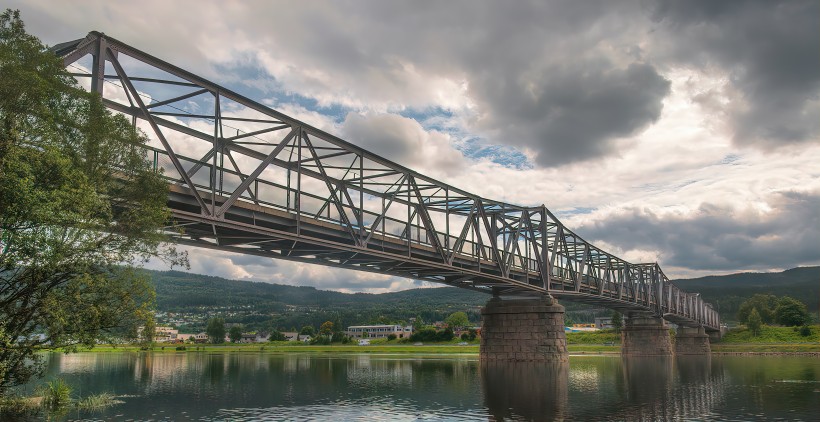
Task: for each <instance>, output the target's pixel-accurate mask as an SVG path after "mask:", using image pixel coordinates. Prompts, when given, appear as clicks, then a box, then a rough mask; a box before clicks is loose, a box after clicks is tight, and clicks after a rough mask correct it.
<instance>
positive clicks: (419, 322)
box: [413, 315, 424, 331]
mask: <svg viewBox="0 0 820 422" xmlns="http://www.w3.org/2000/svg"><path fill="white" fill-rule="evenodd" d="M422 328H424V318H422V317H421V315H416V319H415V320H414V321H413V331H418V330H421V329H422Z"/></svg>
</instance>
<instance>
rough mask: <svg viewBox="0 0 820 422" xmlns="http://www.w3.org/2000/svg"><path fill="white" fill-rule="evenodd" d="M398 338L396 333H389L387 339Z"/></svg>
mask: <svg viewBox="0 0 820 422" xmlns="http://www.w3.org/2000/svg"><path fill="white" fill-rule="evenodd" d="M397 338H398V337H396V335H395V334H388V335H387V341H393V340H395V339H397Z"/></svg>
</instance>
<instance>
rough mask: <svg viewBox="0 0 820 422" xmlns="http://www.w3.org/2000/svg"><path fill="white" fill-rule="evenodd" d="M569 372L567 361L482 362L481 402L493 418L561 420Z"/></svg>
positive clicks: (564, 408) (566, 399)
mask: <svg viewBox="0 0 820 422" xmlns="http://www.w3.org/2000/svg"><path fill="white" fill-rule="evenodd" d="M569 373H570V371H569V363H566V362H564V363H560V362H550V363H528V362H515V363H506V364H504V363H497V362H485V363H482V366H481V381H482V382H481V384H482V386H483V390H484V404H485V406H487V410H488V413H489V414H490V416H491V418H492V419H495V420H506V419H512V420H521V419H523V420H534V421H536V420H537V421H540V420H543V421H553V420H563V419H565V417H566V412H567V405H568V390H567V388H568V386H569V381H568V380H569Z"/></svg>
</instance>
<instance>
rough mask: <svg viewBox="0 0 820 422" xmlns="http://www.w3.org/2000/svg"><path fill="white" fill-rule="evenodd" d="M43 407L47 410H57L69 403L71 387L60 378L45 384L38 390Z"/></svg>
mask: <svg viewBox="0 0 820 422" xmlns="http://www.w3.org/2000/svg"><path fill="white" fill-rule="evenodd" d="M40 394H42V396H43V406H45V407H46V408H48V409H59V408H61V407H65V406H66V405H68V403H70V402H71V387H70V386H69V385H68V384H67V383H66V382H65V381H63V379H62V378H55V379H54V380H52V381H49V382H47V383H46V384H45V385H44V386H43V387H41V389H40Z"/></svg>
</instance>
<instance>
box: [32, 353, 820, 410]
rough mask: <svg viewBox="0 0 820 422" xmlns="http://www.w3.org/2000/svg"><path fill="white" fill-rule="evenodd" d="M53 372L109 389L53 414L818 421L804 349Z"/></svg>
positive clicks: (99, 366)
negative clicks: (89, 404)
mask: <svg viewBox="0 0 820 422" xmlns="http://www.w3.org/2000/svg"><path fill="white" fill-rule="evenodd" d="M55 376H59V377H62V378H63V379H65V380H66V381H67V382H68V383H69V384H71V385H72V386H73V387H74V395H75V396H87V395H89V394H95V393H100V392H110V393H114V394H116V395H118V396H121V397H120V400H122V401H123V403H121V404H118V405H115V406H113V407H109V408H107V409H104V410H101V411H95V412H78V411H76V410H73V411H71V412H69V413H68V414H67V415H65V416H63V417H61V418H60V419H62V420H116V421H130V420H144V421H148V420H151V421H177V420H178V421H187V420H192V421H193V420H196V421H251V420H319V421H334V422H342V421H348V420H362V421H367V420H390V421H402V420H406V421H416V420H420V421H438V420H545V421H549V420H578V421H588V420H676V419H678V420H715V421H726V420H744V421H745V420H777V419H781V420H815V421H816V420H820V359H818V358H817V357H761V356H755V357H727V356H714V357H711V358H668V359H661V358H643V359H635V358H633V359H623V358H620V357H615V356H572V357H571V358H570V363H569V364H563V365H562V364H547V365H545V364H538V365H535V364H504V365H490V366H488V365H484V366H482V365H480V364H479V362H478V360H477V357H476V356H453V355H443V356H438V357H435V356H424V357H416V356H412V357H408V356H404V355H368V354H357V355H312V354H273V353H268V352H260V353H258V354H257V353H247V352H243V353H230V352H226V353H204V352H203V353H192V352H188V353H147V354H146V353H142V354H139V353H79V354H72V355H62V354H52V355H50V357H49V360H48V368H47V375H46V380H48V379H51V378H53V377H55ZM40 417H44V416H43V415H40Z"/></svg>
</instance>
